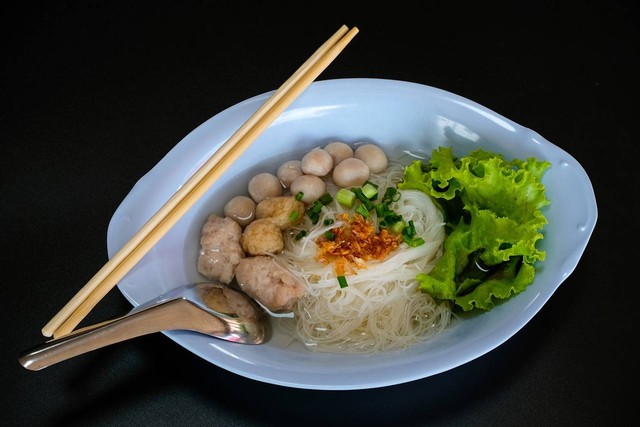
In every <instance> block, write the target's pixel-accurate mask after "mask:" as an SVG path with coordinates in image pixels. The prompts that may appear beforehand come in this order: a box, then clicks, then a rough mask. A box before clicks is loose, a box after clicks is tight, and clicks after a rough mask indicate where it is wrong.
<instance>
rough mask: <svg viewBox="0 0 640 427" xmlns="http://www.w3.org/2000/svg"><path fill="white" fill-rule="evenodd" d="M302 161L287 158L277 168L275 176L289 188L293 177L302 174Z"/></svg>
mask: <svg viewBox="0 0 640 427" xmlns="http://www.w3.org/2000/svg"><path fill="white" fill-rule="evenodd" d="M301 165H302V162H301V161H300V160H289V161H287V162H284V163H283V164H282V165H280V167H279V168H278V172H277V174H276V175H277V176H278V179H279V180H280V182H281V183H282V185H283V186H284V188H289V186H290V185H291V183H292V182H293V180H294V179H296V178H297V177H299V176H300V175H302V166H301Z"/></svg>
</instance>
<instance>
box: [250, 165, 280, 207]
mask: <svg viewBox="0 0 640 427" xmlns="http://www.w3.org/2000/svg"><path fill="white" fill-rule="evenodd" d="M248 189H249V195H251V198H252V199H253V200H254V201H255V202H256V203H260V202H261V201H263V200H264V199H266V198H267V197H276V196H281V195H282V190H283V188H282V184H281V183H280V180H279V179H278V177H277V176H275V175H273V174H271V173H269V172H262V173H259V174H257V175H256V176H254V177H253V178H251V180H250V181H249V188H248Z"/></svg>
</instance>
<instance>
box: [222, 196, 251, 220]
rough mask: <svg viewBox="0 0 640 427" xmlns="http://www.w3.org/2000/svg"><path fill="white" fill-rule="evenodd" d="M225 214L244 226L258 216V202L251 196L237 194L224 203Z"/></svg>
mask: <svg viewBox="0 0 640 427" xmlns="http://www.w3.org/2000/svg"><path fill="white" fill-rule="evenodd" d="M224 214H225V216H228V217H229V218H231V219H232V220H234V221H235V222H237V223H238V224H240V226H241V227H244V226H246V225H247V224H249V223H250V222H251V221H253V220H254V218H255V216H256V202H254V201H253V199H252V198H251V197H247V196H236V197H234V198H232V199H231V200H229V201H228V202H227V204H226V205H224Z"/></svg>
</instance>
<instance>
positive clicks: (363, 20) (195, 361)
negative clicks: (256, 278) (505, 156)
mask: <svg viewBox="0 0 640 427" xmlns="http://www.w3.org/2000/svg"><path fill="white" fill-rule="evenodd" d="M52 3H55V4H46V5H45V4H38V5H35V4H32V3H29V2H25V3H18V4H16V5H11V2H5V3H4V4H3V6H2V7H3V11H2V18H1V19H2V28H3V30H2V31H3V34H4V35H3V37H2V93H1V95H0V96H1V99H2V113H1V116H0V117H1V123H0V124H1V132H2V133H1V143H0V146H1V150H2V151H1V153H2V154H1V160H2V167H1V169H0V177H1V182H0V190H1V194H2V207H1V213H0V219H1V221H0V225H1V227H2V229H1V231H0V236H1V239H2V247H3V253H4V255H3V257H2V286H1V288H0V289H1V290H0V292H1V297H0V301H1V302H0V304H2V305H1V316H2V323H1V325H2V328H1V330H2V344H1V350H0V351H1V354H2V358H1V360H2V373H1V378H2V382H1V386H0V387H1V388H2V396H1V397H0V414H2V415H1V416H2V419H3V424H4V425H28V426H36V425H224V426H258V425H350V426H354V425H369V426H383V425H436V426H438V425H442V426H446V425H474V426H475V425H581V426H584V425H605V424H606V425H609V424H619V423H621V422H623V421H625V420H628V419H630V418H631V417H632V416H635V415H637V414H638V410H637V403H638V397H639V396H638V391H637V390H638V387H637V380H636V377H637V373H638V360H637V357H636V355H637V353H636V352H634V351H632V347H633V346H637V337H638V332H637V329H636V328H635V326H637V325H636V323H637V320H638V315H637V310H638V306H639V305H638V291H637V287H638V277H637V274H635V273H634V271H637V268H636V263H637V262H638V250H637V242H638V227H637V223H638V211H637V205H638V203H637V201H636V200H637V198H638V195H637V183H638V181H639V180H638V176H637V173H638V172H637V171H638V167H637V162H638V159H639V156H638V154H639V150H638V140H637V132H638V131H637V129H638V114H637V113H638V108H637V99H638V84H637V82H638V75H639V71H640V70H639V67H638V56H639V49H638V44H637V43H636V42H635V40H636V39H637V37H638V15H637V13H636V12H635V9H634V8H633V7H632V6H631V2H628V3H622V2H615V1H609V2H604V1H603V2H573V1H569V2H548V3H547V2H544V3H540V2H531V3H523V4H522V6H519V5H518V4H517V3H516V2H512V3H504V4H502V5H498V4H496V3H494V2H485V1H477V2H469V3H465V2H425V4H423V5H420V6H419V7H417V6H413V4H414V3H418V2H405V1H399V0H396V1H394V2H389V3H386V4H385V3H382V6H384V7H375V6H374V5H373V3H371V2H362V3H360V4H358V5H356V6H350V7H347V6H345V5H344V4H343V3H333V4H332V3H326V2H298V3H293V4H292V5H289V6H286V7H285V6H284V5H280V3H278V2H261V3H258V2H255V3H253V2H246V1H240V2H213V1H211V2H193V1H190V2H170V1H159V2H136V3H134V2H79V1H78V2H72V1H69V2H60V3H58V2H52ZM231 3H233V6H232V5H231ZM344 3H346V2H344ZM440 3H442V4H440ZM294 4H295V5H294ZM342 24H346V25H348V26H357V27H358V28H359V29H360V33H359V34H358V35H357V36H356V38H355V39H354V40H353V41H352V42H351V43H350V45H349V46H348V47H347V48H346V50H345V51H344V52H343V53H342V54H341V55H340V56H339V57H338V58H337V59H336V61H335V62H334V63H333V64H331V65H330V66H329V68H328V69H327V70H326V71H325V72H324V73H323V74H322V75H321V76H320V78H319V79H320V80H324V79H330V78H346V77H379V78H389V79H398V80H407V81H413V82H418V83H423V84H426V85H430V86H434V87H438V88H441V89H445V90H448V91H450V92H454V93H456V94H458V95H462V96H464V97H467V98H469V99H472V100H474V101H476V102H479V103H480V104H483V105H485V106H486V107H488V108H490V109H492V110H494V111H496V112H498V113H500V114H502V115H504V116H506V117H508V118H510V119H512V120H514V121H516V122H518V123H520V124H522V125H524V126H526V127H529V128H531V129H534V130H535V131H537V132H539V133H540V134H541V135H543V136H544V137H545V138H547V139H549V140H550V141H552V142H553V143H555V144H556V145H558V146H560V147H561V148H563V149H564V150H566V151H568V152H569V153H571V154H572V155H573V156H574V157H575V158H576V159H577V160H578V161H579V162H580V163H581V164H582V166H583V167H584V168H585V170H586V171H587V173H588V174H589V177H590V178H591V181H592V184H593V187H594V190H595V194H596V198H597V202H598V211H599V212H598V213H599V217H598V223H597V225H596V229H595V231H594V233H593V235H592V238H591V241H590V243H589V245H588V247H587V249H586V251H585V253H584V255H583V258H582V259H581V262H580V264H579V265H578V267H577V268H576V270H575V271H574V273H573V274H572V275H571V276H570V277H569V278H568V279H567V280H566V281H565V282H564V283H563V285H562V286H561V287H560V289H559V290H558V291H557V292H556V293H555V294H554V296H553V297H552V298H551V300H550V301H549V302H548V303H547V304H546V305H545V307H543V309H542V310H541V311H540V312H539V313H538V315H537V316H536V317H535V318H534V319H533V320H532V321H531V322H529V324H527V325H526V326H525V327H524V328H523V329H522V330H521V331H520V332H518V333H517V334H516V335H515V336H514V337H513V338H511V339H510V340H509V341H507V342H506V343H505V344H503V345H501V346H500V347H498V348H497V349H495V350H493V351H491V352H489V353H488V354H486V355H485V356H483V357H480V358H478V359H476V360H474V361H472V362H469V363H467V364H465V365H463V366H460V367H458V368H456V369H453V370H451V371H448V372H445V373H442V374H439V375H435V376H433V377H430V378H426V379H423V380H420V381H414V382H411V383H408V384H402V385H397V386H390V387H385V388H379V389H371V390H361V391H332V392H329V391H314V390H301V389H293V388H285V387H280V386H275V385H270V384H265V383H260V382H256V381H252V380H249V379H246V378H243V377H240V376H238V375H235V374H231V373H229V372H226V371H224V370H222V369H220V368H218V367H216V366H214V365H211V364H209V363H208V362H205V361H203V360H201V359H200V358H198V357H197V356H194V355H193V354H191V353H189V352H188V351H187V350H185V349H183V348H182V347H180V346H178V345H176V344H174V343H173V342H171V341H170V340H169V339H168V338H166V337H164V336H163V335H161V334H154V335H150V336H147V337H142V338H138V339H136V340H133V341H129V342H125V343H121V344H118V345H115V346H111V347H107V348H105V349H102V350H100V351H96V352H93V353H90V354H86V355H83V356H81V357H78V358H75V359H73V360H69V361H67V362H64V363H61V364H58V365H55V366H54V367H50V368H47V369H45V370H43V371H40V372H30V371H27V370H25V369H24V368H22V367H21V366H20V365H19V364H18V362H17V357H18V355H19V353H20V352H21V351H23V350H26V349H27V348H29V347H31V346H33V345H35V344H38V343H40V342H42V341H43V340H44V339H43V337H42V335H41V334H40V330H41V328H42V327H43V326H44V324H45V323H47V322H48V321H49V319H50V318H51V317H52V316H53V315H54V314H55V313H56V312H57V311H58V310H59V309H60V308H61V307H62V306H63V305H64V304H65V303H66V302H67V301H68V300H69V299H70V298H71V297H72V296H73V295H74V294H75V293H76V292H77V290H78V289H80V287H82V285H84V283H85V282H86V281H87V280H88V279H89V278H91V277H92V276H93V274H94V273H95V272H96V271H97V270H98V269H99V268H100V267H101V266H102V265H103V264H104V263H105V262H106V261H107V254H106V230H107V225H108V222H109V220H110V218H111V216H112V214H113V212H114V211H115V209H116V208H117V207H118V205H119V204H120V202H121V201H122V199H123V198H124V197H125V196H126V195H127V193H128V192H129V190H130V189H131V187H132V186H133V185H134V184H135V182H136V181H137V180H138V179H139V178H141V177H142V176H143V175H144V174H145V173H146V172H147V171H148V170H149V169H151V167H153V166H154V165H155V164H156V163H157V162H158V161H159V160H160V159H161V158H162V157H163V156H164V155H165V154H166V153H167V152H168V151H169V150H170V149H171V148H172V147H173V146H174V145H175V144H177V143H178V142H179V141H180V140H181V139H182V138H183V137H185V136H186V135H187V134H188V133H189V132H190V131H191V130H192V129H194V128H195V127H197V126H198V125H200V124H201V123H202V122H204V121H205V120H207V119H209V118H210V117H211V116H213V115H215V114H217V113H219V112H220V111H222V110H224V109H226V108H227V107H230V106H232V105H234V104H235V103H237V102H239V101H241V100H244V99H246V98H249V97H252V96H254V95H257V94H261V93H264V92H267V91H270V90H273V89H275V88H277V87H278V86H279V85H280V83H282V82H283V81H284V80H286V78H288V77H289V75H290V74H291V73H292V72H293V71H294V70H295V69H296V68H297V67H298V66H299V65H300V64H301V63H302V62H303V61H304V60H305V59H306V58H307V57H308V56H309V55H310V54H311V53H312V52H313V51H314V50H315V49H316V48H317V47H318V46H319V45H320V44H321V43H322V42H324V41H325V40H326V39H327V38H328V37H329V36H330V35H331V34H333V32H335V31H336V30H337V29H338V27H339V26H340V25H342ZM129 309H130V305H129V304H128V302H127V301H126V300H125V299H124V297H123V296H122V295H121V294H120V293H119V292H118V291H117V290H114V291H112V292H111V293H109V294H108V295H107V297H106V298H105V299H104V300H103V301H101V302H100V303H99V304H98V306H97V307H96V308H95V309H94V310H93V311H92V312H91V314H90V315H89V317H88V318H87V323H93V322H95V321H100V320H104V319H108V318H111V317H115V316H117V315H121V314H124V313H125V312H126V311H128V310H129Z"/></svg>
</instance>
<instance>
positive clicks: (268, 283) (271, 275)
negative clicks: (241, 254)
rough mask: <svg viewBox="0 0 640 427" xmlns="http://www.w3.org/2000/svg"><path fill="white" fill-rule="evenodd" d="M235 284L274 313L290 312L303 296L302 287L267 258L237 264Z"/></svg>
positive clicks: (273, 261)
mask: <svg viewBox="0 0 640 427" xmlns="http://www.w3.org/2000/svg"><path fill="white" fill-rule="evenodd" d="M236 281H237V282H238V285H239V286H240V288H241V289H242V290H243V291H244V292H246V293H247V294H248V295H250V296H251V297H252V298H254V299H256V300H258V301H259V302H260V303H261V304H262V305H264V306H265V307H267V308H268V309H269V310H271V311H273V312H274V313H276V312H287V311H291V310H292V309H293V306H294V305H295V303H296V301H298V299H300V298H301V297H302V296H304V294H305V290H304V284H303V283H302V282H301V281H299V280H298V279H297V278H296V277H295V276H294V275H293V274H291V272H290V271H289V270H287V269H286V268H284V267H282V266H281V265H279V264H278V263H277V262H276V261H275V260H274V259H273V258H272V257H269V256H256V257H246V258H243V259H242V260H240V263H239V264H238V267H237V268H236Z"/></svg>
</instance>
